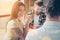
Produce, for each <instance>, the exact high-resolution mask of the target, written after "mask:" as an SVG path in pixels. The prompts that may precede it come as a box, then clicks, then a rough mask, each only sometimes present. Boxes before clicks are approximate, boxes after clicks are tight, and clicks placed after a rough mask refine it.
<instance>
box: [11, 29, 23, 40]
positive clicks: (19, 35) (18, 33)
mask: <svg viewBox="0 0 60 40" xmlns="http://www.w3.org/2000/svg"><path fill="white" fill-rule="evenodd" d="M11 30H13V31H14V32H15V33H16V34H17V36H18V37H19V38H20V39H21V40H24V36H23V33H22V31H21V30H20V29H19V28H12V29H11Z"/></svg>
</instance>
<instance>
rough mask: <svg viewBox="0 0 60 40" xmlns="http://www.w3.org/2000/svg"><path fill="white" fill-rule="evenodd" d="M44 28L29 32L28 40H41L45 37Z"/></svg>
mask: <svg viewBox="0 0 60 40" xmlns="http://www.w3.org/2000/svg"><path fill="white" fill-rule="evenodd" d="M44 31H45V30H44V28H43V27H41V28H38V29H35V30H31V31H29V32H28V34H27V36H26V40H40V39H41V37H42V35H44Z"/></svg>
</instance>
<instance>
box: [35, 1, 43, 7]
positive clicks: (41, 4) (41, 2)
mask: <svg viewBox="0 0 60 40" xmlns="http://www.w3.org/2000/svg"><path fill="white" fill-rule="evenodd" d="M35 3H36V4H37V5H38V6H43V1H37V2H35Z"/></svg>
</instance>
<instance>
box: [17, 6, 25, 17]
mask: <svg viewBox="0 0 60 40" xmlns="http://www.w3.org/2000/svg"><path fill="white" fill-rule="evenodd" d="M24 14H25V7H24V6H23V5H22V6H20V7H19V8H18V17H22V16H23V15H24Z"/></svg>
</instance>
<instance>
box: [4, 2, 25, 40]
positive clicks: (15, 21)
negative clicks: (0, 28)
mask: <svg viewBox="0 0 60 40" xmlns="http://www.w3.org/2000/svg"><path fill="white" fill-rule="evenodd" d="M24 14H25V5H24V4H23V3H22V2H20V1H16V2H15V3H14V5H13V8H12V13H11V17H10V18H11V20H10V21H9V22H8V24H7V32H6V35H5V39H4V40H24V35H23V23H22V21H21V20H22V18H23V17H24Z"/></svg>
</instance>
